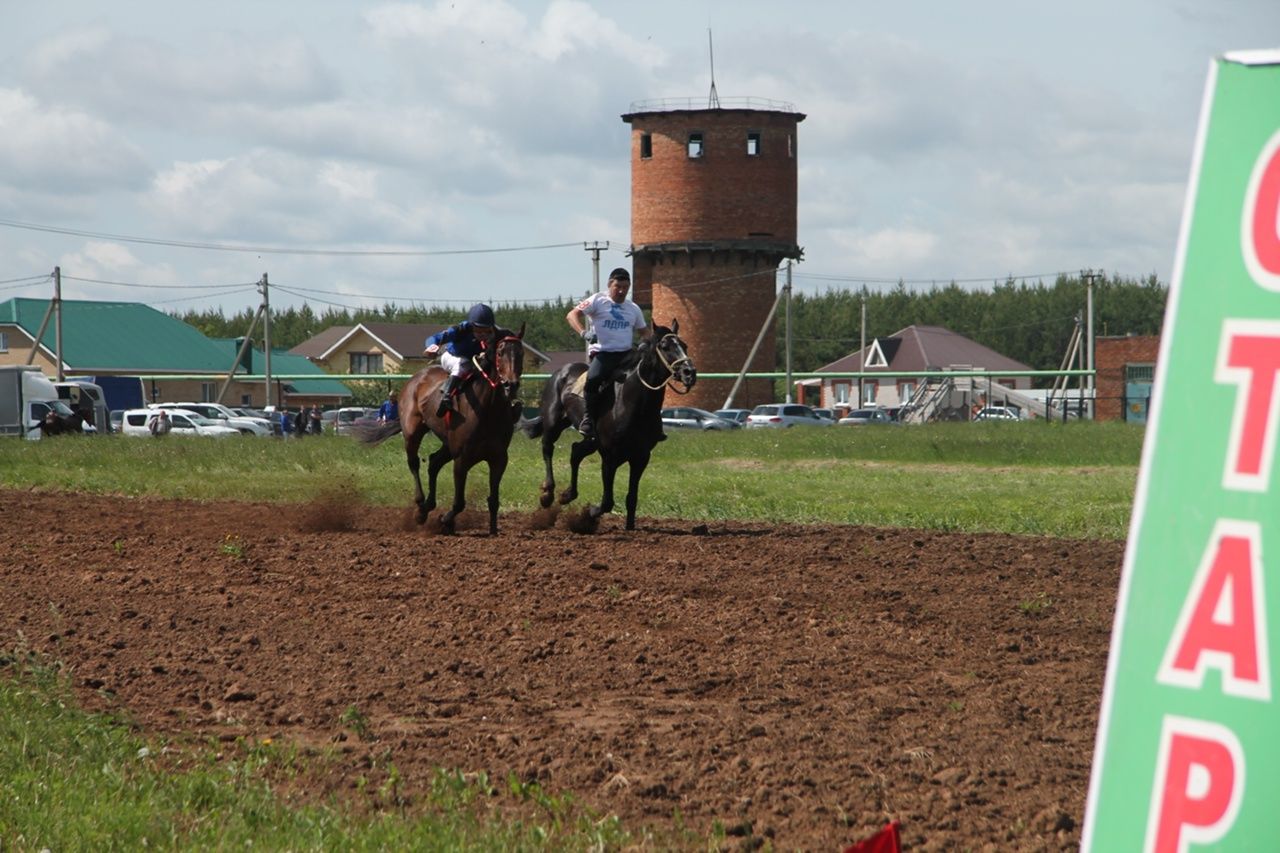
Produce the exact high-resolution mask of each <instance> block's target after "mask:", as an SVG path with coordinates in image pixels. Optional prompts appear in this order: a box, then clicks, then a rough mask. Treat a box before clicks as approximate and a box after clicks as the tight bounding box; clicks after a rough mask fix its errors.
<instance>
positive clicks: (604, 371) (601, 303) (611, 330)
mask: <svg viewBox="0 0 1280 853" xmlns="http://www.w3.org/2000/svg"><path fill="white" fill-rule="evenodd" d="M630 289H631V274H630V273H628V272H627V271H626V270H624V269H622V268H621V267H619V268H618V269H616V270H614V271H613V272H611V273H609V290H608V293H607V294H605V293H593V294H591V295H590V296H588V297H587V298H586V299H584V300H582V301H581V302H579V303H578V304H577V305H576V306H574V307H573V309H572V310H570V311H569V313H568V314H566V315H565V319H566V320H568V321H569V326H570V327H571V328H572V329H573V330H574V331H575V332H577V333H578V334H579V335H582V337H583V338H586V339H588V340H589V339H591V338H594V339H595V341H596V344H595V345H593V346H592V352H593V353H594V356H593V357H592V358H591V366H590V367H589V368H588V369H587V383H586V388H585V395H584V396H585V397H586V407H585V408H586V413H585V414H584V415H583V417H582V423H581V424H579V425H578V432H580V433H582V434H583V435H584V436H587V437H590V436H593V435H595V418H596V417H597V416H598V414H599V412H598V411H597V401H598V400H599V397H600V386H601V385H602V384H604V382H605V381H606V380H607V379H608V378H609V377H610V376H612V375H613V371H614V369H615V368H616V367H617V366H618V364H619V363H620V362H621V361H622V360H623V359H624V358H625V357H626V355H627V353H629V352H631V347H632V343H633V334H632V333H633V332H637V331H638V332H639V333H640V337H642V338H645V339H648V338H649V337H650V336H651V335H652V334H653V332H652V331H651V330H650V329H649V326H648V324H646V323H645V321H644V312H642V311H641V310H640V306H638V305H636V304H635V303H634V302H628V301H627V291H629V290H630ZM587 320H590V321H591V326H590V327H588V326H587V325H586V321H587ZM597 347H598V349H597Z"/></svg>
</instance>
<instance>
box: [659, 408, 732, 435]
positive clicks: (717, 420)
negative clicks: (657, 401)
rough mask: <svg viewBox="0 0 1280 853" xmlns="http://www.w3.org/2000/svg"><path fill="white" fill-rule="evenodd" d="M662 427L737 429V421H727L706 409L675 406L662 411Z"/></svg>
mask: <svg viewBox="0 0 1280 853" xmlns="http://www.w3.org/2000/svg"><path fill="white" fill-rule="evenodd" d="M662 425H663V426H664V427H667V428H669V429H737V428H738V427H739V424H738V423H737V422H736V421H730V420H726V419H725V418H722V417H720V416H719V415H716V414H713V413H712V412H708V411H707V410H706V409H695V408H693V407H692V406H675V407H672V408H670V409H663V410H662Z"/></svg>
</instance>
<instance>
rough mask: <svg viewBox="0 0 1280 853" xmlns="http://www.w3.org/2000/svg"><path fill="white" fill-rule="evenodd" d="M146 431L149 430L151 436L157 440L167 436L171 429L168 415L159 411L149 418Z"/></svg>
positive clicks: (163, 411)
mask: <svg viewBox="0 0 1280 853" xmlns="http://www.w3.org/2000/svg"><path fill="white" fill-rule="evenodd" d="M147 429H149V430H151V434H152V435H154V436H156V437H157V438H158V437H160V436H162V435H168V434H169V432H170V430H172V429H173V421H171V420H169V413H168V412H166V411H165V410H164V409H161V410H160V411H158V412H156V413H155V414H154V415H152V416H151V420H149V421H148V422H147Z"/></svg>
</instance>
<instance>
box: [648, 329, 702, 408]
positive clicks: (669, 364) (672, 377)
mask: <svg viewBox="0 0 1280 853" xmlns="http://www.w3.org/2000/svg"><path fill="white" fill-rule="evenodd" d="M667 338H673V339H675V341H676V346H677V348H678V349H679V350H680V357H679V358H677V359H675V360H673V361H668V360H667V354H666V353H664V352H663V351H662V344H663V342H665V341H666V340H667ZM652 348H653V350H654V351H655V352H657V354H658V360H659V361H661V362H662V366H663V367H665V368H666V369H667V378H666V379H665V380H664V381H662V382H659V383H658V384H657V385H650V384H649V383H648V382H646V381H645V378H644V376H643V375H641V373H640V366H639V365H636V378H637V379H639V380H640V384H641V385H643V386H644V387H646V388H648V389H649V390H650V391H657V390H659V389H660V388H662V387H663V386H664V385H669V386H671V390H672V391H675V392H676V393H677V394H688V393H689V392H690V391H692V390H693V386H692V385H690V384H688V383H685V382H683V380H682V381H681V384H682V385H684V390H683V391H681V390H680V389H679V388H677V387H676V385H675V381H676V368H677V367H679V366H680V365H681V364H684V363H685V362H686V361H688V362H690V363H692V359H690V358H689V354H688V353H687V352H685V350H684V347H683V346H681V341H680V338H679V337H677V336H676V333H675V332H668V333H667V334H665V335H663V336H662V338H661V340H658V341H655V342H654V343H653V344H652Z"/></svg>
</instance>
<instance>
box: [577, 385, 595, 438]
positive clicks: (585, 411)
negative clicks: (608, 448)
mask: <svg viewBox="0 0 1280 853" xmlns="http://www.w3.org/2000/svg"><path fill="white" fill-rule="evenodd" d="M599 393H600V392H598V391H597V392H596V393H595V394H592V393H591V392H590V391H585V392H584V393H583V395H582V422H581V423H579V424H578V432H580V433H581V434H582V437H583V438H594V437H595V434H596V425H595V421H594V420H592V417H591V415H592V413H593V412H595V410H596V396H597V395H598V394H599Z"/></svg>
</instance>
